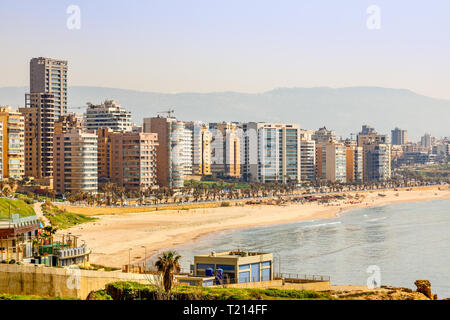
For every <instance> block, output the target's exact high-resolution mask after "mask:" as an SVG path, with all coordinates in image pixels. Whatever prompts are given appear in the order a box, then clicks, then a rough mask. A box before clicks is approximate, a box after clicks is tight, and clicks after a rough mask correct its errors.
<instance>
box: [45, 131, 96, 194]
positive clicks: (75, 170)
mask: <svg viewBox="0 0 450 320" xmlns="http://www.w3.org/2000/svg"><path fill="white" fill-rule="evenodd" d="M53 146H54V147H53V148H54V190H55V191H56V193H57V194H64V193H65V192H70V193H72V194H76V193H77V192H78V191H85V192H93V193H95V192H97V189H98V179H97V135H96V134H93V133H87V132H83V130H82V129H81V128H70V129H69V130H68V131H66V132H60V133H56V134H55V136H54V140H53Z"/></svg>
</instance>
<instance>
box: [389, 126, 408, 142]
mask: <svg viewBox="0 0 450 320" xmlns="http://www.w3.org/2000/svg"><path fill="white" fill-rule="evenodd" d="M391 134H392V136H391V144H392V145H393V146H401V145H404V144H406V143H407V142H408V140H407V131H406V130H402V129H399V128H395V129H394V130H392V131H391Z"/></svg>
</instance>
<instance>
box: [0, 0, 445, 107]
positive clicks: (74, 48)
mask: <svg viewBox="0 0 450 320" xmlns="http://www.w3.org/2000/svg"><path fill="white" fill-rule="evenodd" d="M372 4H373V3H371V2H368V1H362V2H361V3H359V4H357V5H354V6H348V7H343V6H341V5H339V4H336V3H333V2H331V1H328V2H326V3H325V4H324V3H321V4H314V3H308V4H305V3H302V4H299V3H296V2H291V1H288V2H285V3H283V4H282V5H279V4H278V5H277V6H275V5H274V4H271V3H270V2H258V3H255V2H246V3H237V2H227V4H226V5H225V4H218V3H210V2H199V3H197V4H196V5H192V4H186V3H183V2H180V1H170V2H164V3H159V2H146V3H135V4H134V5H125V4H122V3H118V2H115V3H112V4H111V3H110V2H102V1H97V2H95V3H92V2H91V3H89V2H86V1H78V2H77V3H76V4H75V5H77V6H79V8H80V13H81V25H80V29H79V30H70V29H68V28H67V26H66V22H67V19H68V17H70V14H68V13H67V8H68V7H69V6H70V5H72V3H71V2H69V1H61V2H58V3H57V4H55V3H53V2H51V1H43V2H40V3H39V4H37V3H35V2H18V3H13V4H8V6H7V7H6V5H5V3H0V8H1V9H2V10H0V18H1V19H0V21H2V22H1V24H5V26H7V25H8V26H10V25H14V28H10V27H8V28H6V27H4V28H1V29H0V30H2V31H0V34H1V36H2V38H3V42H4V43H5V47H6V48H8V50H5V51H4V52H2V57H3V59H2V61H1V62H0V66H1V69H2V70H3V71H4V72H5V74H8V77H5V78H2V79H0V87H5V86H23V85H26V84H27V83H28V81H27V77H26V75H27V69H26V66H24V65H23V63H22V61H24V60H29V59H30V58H31V57H37V56H45V57H60V58H61V59H64V60H68V61H70V68H71V70H73V71H72V72H71V73H70V74H69V80H68V81H69V85H75V86H76V85H78V86H79V85H90V86H103V87H115V88H123V89H135V90H139V91H151V92H171V93H173V92H217V91H218V92H223V91H237V92H249V93H255V92H265V91H267V90H271V89H273V88H277V87H318V86H326V87H349V86H379V87H388V88H405V89H409V90H412V91H414V92H416V93H419V94H423V95H427V96H430V97H436V98H439V99H446V100H450V95H449V93H448V92H450V90H449V87H448V83H450V81H449V77H450V76H449V75H450V72H449V71H450V62H449V61H448V59H447V57H448V53H449V52H450V45H449V43H448V42H447V41H443V40H444V39H446V30H448V24H449V22H448V19H447V18H446V16H445V12H448V10H446V9H450V4H448V3H447V2H444V1H438V2H435V3H434V6H429V5H427V6H425V5H423V3H421V2H419V1H408V2H406V1H397V2H396V3H390V2H388V1H377V3H376V4H375V5H377V6H378V7H379V9H380V19H381V20H380V29H377V30H370V29H368V27H367V19H368V18H369V17H370V13H367V9H368V8H369V6H370V5H372ZM168 14H169V17H170V18H171V19H167V18H165V19H163V17H167V15H168ZM37 17H39V20H37V19H38V18H37ZM431 18H432V19H431ZM38 22H39V23H38ZM41 35H46V36H47V37H48V36H50V37H54V38H58V39H59V40H58V41H53V42H52V41H50V42H47V43H46V45H45V46H38V45H37V44H38V41H39V38H40V36H41ZM31 52H32V53H31ZM430 56H433V60H430V59H429V58H428V57H430ZM111 66H114V68H111ZM412 66H414V67H412ZM75 70H76V71H75Z"/></svg>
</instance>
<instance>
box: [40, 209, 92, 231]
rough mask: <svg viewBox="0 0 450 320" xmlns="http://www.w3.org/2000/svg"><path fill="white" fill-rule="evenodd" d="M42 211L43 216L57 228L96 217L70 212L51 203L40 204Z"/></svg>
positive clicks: (63, 227)
mask: <svg viewBox="0 0 450 320" xmlns="http://www.w3.org/2000/svg"><path fill="white" fill-rule="evenodd" d="M42 211H43V212H44V214H45V216H46V217H47V219H48V220H49V221H50V223H51V224H52V226H54V227H57V228H58V229H67V228H70V227H73V226H75V225H77V224H81V223H86V222H92V221H96V220H97V218H91V217H87V216H85V215H83V214H79V213H71V212H67V211H64V210H61V209H59V208H58V207H56V206H54V205H51V204H50V205H49V204H44V205H43V206H42Z"/></svg>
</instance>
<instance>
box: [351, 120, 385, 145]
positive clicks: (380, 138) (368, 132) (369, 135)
mask: <svg viewBox="0 0 450 320" xmlns="http://www.w3.org/2000/svg"><path fill="white" fill-rule="evenodd" d="M357 142H358V147H362V146H363V145H364V144H369V143H389V139H388V137H387V135H381V134H378V132H376V131H375V129H374V128H372V127H370V126H368V125H363V126H362V130H361V132H360V133H359V134H358V136H357Z"/></svg>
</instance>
